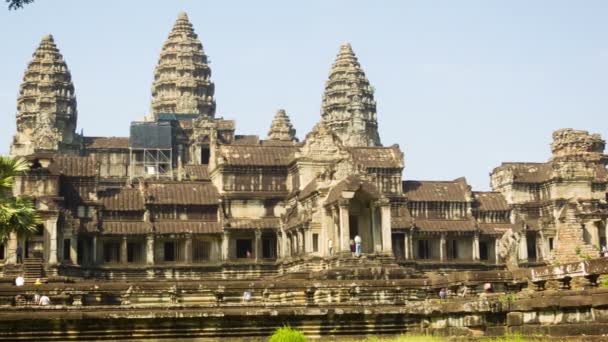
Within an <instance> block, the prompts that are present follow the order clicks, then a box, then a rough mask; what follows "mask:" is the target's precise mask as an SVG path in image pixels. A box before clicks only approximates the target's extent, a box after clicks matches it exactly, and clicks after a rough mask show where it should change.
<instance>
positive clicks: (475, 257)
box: [472, 232, 479, 260]
mask: <svg viewBox="0 0 608 342" xmlns="http://www.w3.org/2000/svg"><path fill="white" fill-rule="evenodd" d="M472 248H473V250H472V255H473V260H479V232H475V235H473V246H472Z"/></svg>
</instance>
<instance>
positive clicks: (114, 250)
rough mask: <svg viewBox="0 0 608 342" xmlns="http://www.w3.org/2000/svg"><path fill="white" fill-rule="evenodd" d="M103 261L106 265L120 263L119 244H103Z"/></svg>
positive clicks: (109, 242) (116, 242)
mask: <svg viewBox="0 0 608 342" xmlns="http://www.w3.org/2000/svg"><path fill="white" fill-rule="evenodd" d="M103 261H104V262H106V263H117V262H119V261H120V244H119V243H118V241H106V242H104V244H103Z"/></svg>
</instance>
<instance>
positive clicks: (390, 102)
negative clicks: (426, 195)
mask: <svg viewBox="0 0 608 342" xmlns="http://www.w3.org/2000/svg"><path fill="white" fill-rule="evenodd" d="M2 4H4V3H2ZM180 11H186V12H187V13H188V15H189V16H190V19H191V21H192V22H193V24H194V27H195V30H196V32H197V33H198V34H199V37H200V38H201V40H202V42H203V46H204V48H205V51H206V53H207V54H208V55H209V57H210V59H211V62H212V64H211V68H212V71H213V75H212V79H213V81H214V82H215V84H216V99H217V106H218V116H223V117H225V118H231V119H236V120H237V134H259V135H261V136H265V135H266V133H267V131H268V128H269V126H270V122H271V119H272V117H273V115H274V113H275V111H276V109H278V108H285V109H287V112H288V114H289V115H290V116H291V119H292V122H293V123H294V125H295V127H296V129H297V132H298V136H299V137H300V138H303V137H304V136H305V134H306V133H307V132H308V131H309V130H310V129H311V127H312V126H313V125H314V124H315V123H316V122H317V121H318V120H319V117H320V116H319V110H320V104H321V96H322V93H323V86H324V82H325V80H326V79H327V76H328V71H329V69H330V66H331V64H332V62H333V60H334V58H335V55H336V53H337V51H338V47H339V45H340V43H342V42H345V41H350V42H351V43H352V45H353V48H354V50H355V53H356V54H357V55H358V57H359V60H360V62H361V64H362V66H363V68H364V70H365V72H366V73H367V76H368V78H369V79H370V81H371V83H372V85H373V86H374V87H375V88H376V100H377V102H378V118H379V126H380V135H381V138H382V142H383V143H384V144H385V145H390V144H393V143H396V144H399V145H400V146H401V148H402V150H403V151H404V152H405V162H406V166H405V171H404V176H405V178H407V179H430V180H434V179H454V178H456V177H460V176H465V177H467V179H468V180H469V182H470V183H471V184H472V185H473V187H474V188H475V189H479V190H483V189H488V188H489V185H488V184H489V177H488V174H489V172H490V171H491V170H492V168H494V167H495V166H497V165H499V164H500V162H502V161H544V160H546V159H547V158H548V157H549V153H550V150H549V143H550V140H551V132H552V131H553V130H555V129H558V128H563V127H572V128H578V129H586V130H591V131H593V132H597V133H601V134H602V135H603V136H605V137H606V136H608V120H606V117H607V115H606V114H607V113H608V20H606V18H608V1H580V2H579V1H481V0H480V1H352V0H349V1H336V0H333V1H326V0H317V1H299V2H295V1H263V0H260V1H224V0H222V1H152V0H139V1H133V0H130V1H118V0H115V1H110V0H104V1H99V0H98V1H94V0H89V1H76V0H72V1H67V0H66V1H63V0H36V2H35V3H34V4H32V5H29V6H27V7H26V8H24V9H23V10H19V11H10V12H9V11H8V10H7V9H6V8H5V6H4V5H3V6H2V8H1V9H0V42H1V50H0V115H2V120H3V124H2V125H0V154H3V153H7V152H8V146H9V144H10V141H11V137H12V135H13V133H14V130H15V119H14V117H15V113H16V98H17V92H18V87H19V84H20V82H21V78H22V76H23V71H24V69H25V67H26V65H27V63H28V61H29V60H30V58H31V54H32V52H33V51H34V49H35V48H36V46H37V45H38V43H39V41H40V39H41V37H42V36H43V35H44V34H47V33H52V34H53V35H54V36H55V41H56V42H57V44H58V46H59V48H60V50H61V52H62V53H63V55H64V57H65V59H66V61H67V63H68V67H69V68H70V70H71V72H72V76H73V80H74V84H75V87H76V95H77V98H78V111H79V122H78V126H79V128H78V130H80V128H83V129H84V132H85V135H89V136H91V135H94V136H127V135H128V129H129V123H130V121H133V120H138V119H141V118H142V117H143V116H144V114H146V113H147V112H148V111H149V106H150V86H151V83H152V73H153V69H154V66H155V64H156V62H157V59H158V54H159V52H160V49H161V46H162V44H163V42H164V40H165V39H166V37H167V34H168V33H169V30H170V29H171V27H172V25H173V22H174V21H175V18H176V16H177V14H178V13H179V12H180Z"/></svg>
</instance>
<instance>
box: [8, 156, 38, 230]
mask: <svg viewBox="0 0 608 342" xmlns="http://www.w3.org/2000/svg"><path fill="white" fill-rule="evenodd" d="M28 168H29V166H28V163H27V162H26V161H25V160H23V159H11V158H8V157H3V156H0V239H5V238H6V237H7V236H8V235H9V234H10V233H17V234H18V235H28V234H30V233H33V232H35V231H36V228H37V227H38V225H39V224H40V222H41V220H40V216H39V215H38V213H37V212H36V209H35V207H34V203H33V201H32V200H31V199H30V198H27V197H14V196H13V192H12V191H13V184H14V182H15V177H17V176H18V175H19V174H20V173H23V172H25V171H26V170H27V169H28Z"/></svg>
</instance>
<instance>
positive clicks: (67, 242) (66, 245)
mask: <svg viewBox="0 0 608 342" xmlns="http://www.w3.org/2000/svg"><path fill="white" fill-rule="evenodd" d="M71 246H72V243H71V241H70V239H64V240H63V260H70V248H71Z"/></svg>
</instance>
